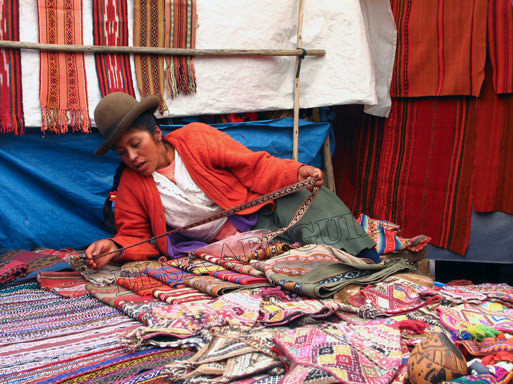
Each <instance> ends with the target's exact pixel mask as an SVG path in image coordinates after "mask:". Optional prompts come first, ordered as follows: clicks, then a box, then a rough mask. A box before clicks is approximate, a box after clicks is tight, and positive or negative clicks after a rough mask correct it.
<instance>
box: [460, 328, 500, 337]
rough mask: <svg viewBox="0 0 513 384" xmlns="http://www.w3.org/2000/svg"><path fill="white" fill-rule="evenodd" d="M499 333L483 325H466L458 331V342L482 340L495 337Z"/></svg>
mask: <svg viewBox="0 0 513 384" xmlns="http://www.w3.org/2000/svg"><path fill="white" fill-rule="evenodd" d="M499 333H500V332H499V331H497V330H496V329H493V328H491V327H489V326H487V325H483V324H468V325H467V326H466V327H465V328H463V329H460V330H458V339H460V340H469V339H472V340H478V341H481V340H484V339H486V338H488V337H495V336H497V335H498V334H499Z"/></svg>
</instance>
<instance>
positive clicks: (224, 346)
mask: <svg viewBox="0 0 513 384" xmlns="http://www.w3.org/2000/svg"><path fill="white" fill-rule="evenodd" d="M277 332H279V329H278V328H275V329H262V328H260V329H258V328H257V329H251V330H248V329H240V328H236V327H225V328H222V329H216V330H213V332H211V333H212V337H211V340H210V341H209V342H208V343H207V344H206V345H205V346H204V347H202V348H201V349H200V350H198V351H197V352H196V354H195V355H194V356H192V357H191V358H190V359H188V360H187V361H183V362H175V363H171V364H169V365H168V366H167V367H166V372H167V374H168V377H169V379H170V380H171V382H176V381H180V380H195V382H203V383H216V382H219V381H221V382H234V380H236V379H242V378H253V377H254V376H255V375H257V374H259V373H261V372H266V371H270V370H272V369H275V368H278V367H280V369H281V370H282V368H281V367H282V364H281V362H280V361H279V360H277V359H276V358H274V356H273V355H272V353H270V352H269V351H270V349H271V347H272V346H273V337H274V335H275V334H276V333H277ZM180 382H181V381H180ZM236 382H237V381H236Z"/></svg>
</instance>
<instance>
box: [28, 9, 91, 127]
mask: <svg viewBox="0 0 513 384" xmlns="http://www.w3.org/2000/svg"><path fill="white" fill-rule="evenodd" d="M37 5H38V7H37V9H38V21H39V41H40V42H41V43H47V44H65V45H72V44H78V45H80V44H82V30H83V28H82V1H81V0H38V1H37ZM40 58H41V63H40V66H41V68H40V81H41V85H40V95H39V98H40V102H41V112H42V124H41V130H42V131H43V132H46V131H50V132H54V133H66V132H68V128H71V130H72V131H82V132H90V129H91V121H90V119H89V111H88V105H87V87H86V75H85V66H84V55H83V54H81V53H69V52H43V51H42V52H41V53H40Z"/></svg>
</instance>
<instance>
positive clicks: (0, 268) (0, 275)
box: [0, 260, 28, 287]
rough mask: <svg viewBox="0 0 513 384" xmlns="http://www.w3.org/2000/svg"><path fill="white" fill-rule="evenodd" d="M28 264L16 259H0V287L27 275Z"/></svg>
mask: <svg viewBox="0 0 513 384" xmlns="http://www.w3.org/2000/svg"><path fill="white" fill-rule="evenodd" d="M27 271H28V265H27V264H25V263H23V262H21V261H17V260H10V261H9V260H4V261H0V287H1V286H3V285H5V284H7V283H10V282H11V281H14V280H16V279H19V278H21V277H24V276H26V275H27Z"/></svg>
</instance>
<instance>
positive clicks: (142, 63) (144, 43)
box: [134, 0, 167, 113]
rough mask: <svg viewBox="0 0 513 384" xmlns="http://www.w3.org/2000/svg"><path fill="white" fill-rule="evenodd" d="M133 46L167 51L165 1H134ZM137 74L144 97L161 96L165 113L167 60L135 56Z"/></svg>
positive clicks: (148, 56)
mask: <svg viewBox="0 0 513 384" xmlns="http://www.w3.org/2000/svg"><path fill="white" fill-rule="evenodd" d="M134 46H136V47H164V0H135V1H134ZM134 60H135V74H136V76H137V85H138V87H139V91H140V92H141V96H142V97H146V96H149V95H158V96H160V99H161V100H162V102H161V104H160V105H159V112H160V113H164V112H165V111H166V110H167V105H166V103H165V101H164V90H165V80H164V57H163V56H161V55H135V57H134Z"/></svg>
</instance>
